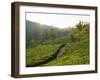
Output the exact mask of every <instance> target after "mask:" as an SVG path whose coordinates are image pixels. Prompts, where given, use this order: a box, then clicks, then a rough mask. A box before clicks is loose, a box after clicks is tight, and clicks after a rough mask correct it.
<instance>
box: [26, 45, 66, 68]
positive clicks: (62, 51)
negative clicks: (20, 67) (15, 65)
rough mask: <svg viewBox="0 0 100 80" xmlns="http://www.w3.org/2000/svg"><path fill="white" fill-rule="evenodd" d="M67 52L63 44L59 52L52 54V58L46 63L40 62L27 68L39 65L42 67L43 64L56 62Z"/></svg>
mask: <svg viewBox="0 0 100 80" xmlns="http://www.w3.org/2000/svg"><path fill="white" fill-rule="evenodd" d="M64 51H65V44H62V45H61V46H60V47H59V48H58V49H57V51H56V52H55V53H54V54H52V55H51V56H50V57H48V58H47V59H46V60H45V61H41V62H38V63H36V64H33V65H27V67H35V66H39V65H42V64H46V63H48V62H50V61H53V60H55V59H56V58H58V57H60V56H61V55H63V53H64Z"/></svg>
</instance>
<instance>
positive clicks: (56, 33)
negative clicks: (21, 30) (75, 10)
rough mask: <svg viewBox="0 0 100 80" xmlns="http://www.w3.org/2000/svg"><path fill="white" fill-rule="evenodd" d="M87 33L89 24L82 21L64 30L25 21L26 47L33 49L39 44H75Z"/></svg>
mask: <svg viewBox="0 0 100 80" xmlns="http://www.w3.org/2000/svg"><path fill="white" fill-rule="evenodd" d="M88 32H89V23H87V22H82V21H80V22H79V23H78V24H76V25H75V27H74V28H64V29H59V28H55V27H53V26H48V25H40V24H39V23H35V22H31V21H26V47H27V48H28V47H34V46H36V45H38V44H40V43H41V44H42V43H63V42H70V41H72V42H75V41H78V40H80V39H81V37H80V36H82V34H84V33H88Z"/></svg>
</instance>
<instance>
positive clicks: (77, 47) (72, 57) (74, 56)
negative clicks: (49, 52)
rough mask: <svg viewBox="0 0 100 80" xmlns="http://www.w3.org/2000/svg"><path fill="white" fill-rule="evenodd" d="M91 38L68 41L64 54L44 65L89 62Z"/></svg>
mask: <svg viewBox="0 0 100 80" xmlns="http://www.w3.org/2000/svg"><path fill="white" fill-rule="evenodd" d="M88 45H89V40H84V41H80V42H75V43H68V44H67V45H66V47H65V52H64V54H63V55H62V56H61V57H59V58H58V59H56V60H54V61H51V62H49V63H47V64H44V65H42V66H52V65H55V66H60V65H79V64H89V46H88Z"/></svg>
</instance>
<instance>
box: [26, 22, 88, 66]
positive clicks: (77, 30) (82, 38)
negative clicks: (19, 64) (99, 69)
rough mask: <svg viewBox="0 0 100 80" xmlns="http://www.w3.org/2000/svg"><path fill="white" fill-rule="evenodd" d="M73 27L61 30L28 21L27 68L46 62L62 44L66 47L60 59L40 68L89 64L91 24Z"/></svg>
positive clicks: (85, 23)
mask: <svg viewBox="0 0 100 80" xmlns="http://www.w3.org/2000/svg"><path fill="white" fill-rule="evenodd" d="M72 26H74V27H73V28H72V27H70V28H64V29H59V28H55V27H53V26H48V25H40V24H39V23H35V22H31V21H26V66H27V65H33V64H36V63H38V62H41V61H45V60H46V59H47V58H49V57H50V56H51V55H52V54H55V52H56V51H57V50H58V49H59V47H60V46H61V45H62V44H66V45H65V50H64V53H63V54H62V55H61V56H60V57H58V58H56V59H55V60H52V61H50V62H48V63H46V64H42V65H39V66H58V65H77V64H89V23H87V22H82V21H80V22H79V23H78V24H76V25H72Z"/></svg>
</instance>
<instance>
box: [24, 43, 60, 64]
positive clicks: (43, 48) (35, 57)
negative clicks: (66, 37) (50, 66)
mask: <svg viewBox="0 0 100 80" xmlns="http://www.w3.org/2000/svg"><path fill="white" fill-rule="evenodd" d="M59 46H60V44H54V45H52V44H51V45H50V44H46V45H38V46H36V47H34V48H28V49H26V64H27V65H30V64H35V63H37V62H40V61H43V60H45V59H46V58H47V57H48V56H50V55H52V54H53V53H54V52H55V51H56V49H58V47H59Z"/></svg>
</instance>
